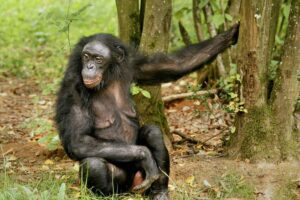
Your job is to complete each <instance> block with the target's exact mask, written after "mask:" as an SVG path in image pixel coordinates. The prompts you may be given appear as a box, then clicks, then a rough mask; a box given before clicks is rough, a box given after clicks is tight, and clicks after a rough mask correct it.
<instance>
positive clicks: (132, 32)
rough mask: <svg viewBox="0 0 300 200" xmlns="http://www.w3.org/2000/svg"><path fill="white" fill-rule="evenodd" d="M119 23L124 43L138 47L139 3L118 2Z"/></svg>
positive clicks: (117, 0)
mask: <svg viewBox="0 0 300 200" xmlns="http://www.w3.org/2000/svg"><path fill="white" fill-rule="evenodd" d="M116 5H117V11H118V22H119V35H120V38H121V39H122V41H124V42H126V43H127V44H129V45H132V46H134V47H137V46H138V45H139V43H140V37H141V32H140V13H139V12H140V11H139V1H136V0H127V1H123V0H116Z"/></svg>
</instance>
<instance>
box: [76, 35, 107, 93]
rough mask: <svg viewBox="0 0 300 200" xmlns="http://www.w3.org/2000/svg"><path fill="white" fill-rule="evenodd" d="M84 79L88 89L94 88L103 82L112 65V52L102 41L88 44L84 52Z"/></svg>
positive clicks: (82, 72)
mask: <svg viewBox="0 0 300 200" xmlns="http://www.w3.org/2000/svg"><path fill="white" fill-rule="evenodd" d="M81 56H82V71H81V75H82V79H83V83H84V85H85V86H86V87H87V88H94V87H96V86H97V85H99V84H100V83H101V81H102V80H103V74H104V72H105V71H106V70H107V68H108V67H109V65H110V60H111V56H112V55H111V51H110V49H109V48H108V47H107V46H106V45H104V44H103V43H101V42H100V41H97V40H95V41H92V42H89V43H87V44H86V45H85V46H84V47H83V50H82V53H81Z"/></svg>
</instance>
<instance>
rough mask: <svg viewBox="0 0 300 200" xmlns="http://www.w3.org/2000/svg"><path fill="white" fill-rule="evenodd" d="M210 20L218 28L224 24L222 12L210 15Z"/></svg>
mask: <svg viewBox="0 0 300 200" xmlns="http://www.w3.org/2000/svg"><path fill="white" fill-rule="evenodd" d="M211 22H212V23H213V24H214V25H215V27H216V28H217V29H218V28H219V26H221V25H222V24H224V22H225V19H224V16H223V15H222V14H215V15H213V16H212V17H211Z"/></svg>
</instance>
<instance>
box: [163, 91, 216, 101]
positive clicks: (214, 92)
mask: <svg viewBox="0 0 300 200" xmlns="http://www.w3.org/2000/svg"><path fill="white" fill-rule="evenodd" d="M216 93H217V90H216V89H212V90H207V91H198V92H187V93H181V94H172V95H169V96H166V97H163V98H162V100H163V102H165V103H166V102H170V101H174V100H176V99H183V98H186V97H190V96H193V95H206V94H216Z"/></svg>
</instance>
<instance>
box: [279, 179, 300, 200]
mask: <svg viewBox="0 0 300 200" xmlns="http://www.w3.org/2000/svg"><path fill="white" fill-rule="evenodd" d="M275 199H276V200H281V199H285V200H298V199H300V179H297V180H296V179H295V180H293V179H292V178H291V177H289V178H288V180H286V181H285V184H284V185H282V186H281V187H280V188H279V190H278V191H277V193H276V198H275Z"/></svg>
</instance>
